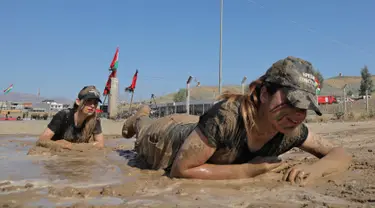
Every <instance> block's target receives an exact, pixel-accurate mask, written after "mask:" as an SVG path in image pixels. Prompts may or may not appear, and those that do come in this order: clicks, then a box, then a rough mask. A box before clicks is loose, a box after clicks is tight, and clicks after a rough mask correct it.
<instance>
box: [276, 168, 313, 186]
mask: <svg viewBox="0 0 375 208" xmlns="http://www.w3.org/2000/svg"><path fill="white" fill-rule="evenodd" d="M318 176H319V173H318V171H317V170H313V169H312V168H311V166H307V165H300V166H294V167H292V168H290V169H289V170H288V171H287V172H286V173H285V174H284V176H283V180H284V181H289V182H291V183H292V184H298V185H301V186H305V185H306V184H308V183H309V182H310V181H311V180H313V179H314V178H316V177H318Z"/></svg>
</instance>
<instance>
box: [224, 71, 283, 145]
mask: <svg viewBox="0 0 375 208" xmlns="http://www.w3.org/2000/svg"><path fill="white" fill-rule="evenodd" d="M264 79H265V77H264V76H262V77H260V78H259V79H257V80H255V81H253V82H251V83H250V84H249V88H248V92H247V93H245V94H238V93H231V92H227V93H224V94H222V95H221V96H219V100H227V101H228V104H231V103H232V102H233V101H240V103H241V105H240V106H241V109H240V112H241V115H242V118H243V121H244V126H245V129H246V134H247V136H248V137H249V138H250V135H251V130H252V129H253V128H255V129H258V126H257V123H256V120H257V116H258V110H259V106H260V90H261V88H262V87H263V86H264V87H266V89H267V92H268V93H269V94H270V95H273V94H275V93H276V91H277V90H278V89H280V86H279V85H276V84H272V83H268V82H264Z"/></svg>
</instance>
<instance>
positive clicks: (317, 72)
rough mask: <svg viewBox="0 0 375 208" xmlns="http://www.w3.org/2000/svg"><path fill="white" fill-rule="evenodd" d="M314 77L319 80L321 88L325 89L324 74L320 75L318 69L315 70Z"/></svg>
mask: <svg viewBox="0 0 375 208" xmlns="http://www.w3.org/2000/svg"><path fill="white" fill-rule="evenodd" d="M314 76H315V77H316V78H317V79H318V81H319V83H320V88H321V89H322V88H323V82H324V77H323V75H322V73H320V71H319V70H318V69H315V70H314Z"/></svg>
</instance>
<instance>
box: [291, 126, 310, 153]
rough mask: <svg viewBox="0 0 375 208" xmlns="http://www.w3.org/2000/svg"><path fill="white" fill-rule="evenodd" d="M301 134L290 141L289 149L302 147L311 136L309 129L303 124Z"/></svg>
mask: <svg viewBox="0 0 375 208" xmlns="http://www.w3.org/2000/svg"><path fill="white" fill-rule="evenodd" d="M300 128H301V129H300V131H299V134H298V135H296V136H294V137H292V138H291V139H289V141H290V145H288V146H289V148H290V149H291V148H293V147H300V146H301V145H302V144H303V143H304V142H305V141H306V139H307V136H308V135H309V129H308V127H307V126H306V125H305V124H301V127H300Z"/></svg>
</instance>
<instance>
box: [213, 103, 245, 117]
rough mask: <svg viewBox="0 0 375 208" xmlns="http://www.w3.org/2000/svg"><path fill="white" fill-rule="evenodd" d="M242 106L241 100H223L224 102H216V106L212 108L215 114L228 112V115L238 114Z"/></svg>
mask: <svg viewBox="0 0 375 208" xmlns="http://www.w3.org/2000/svg"><path fill="white" fill-rule="evenodd" d="M240 106H241V102H240V100H228V99H222V100H218V101H216V102H215V103H214V105H213V106H212V107H211V109H212V111H214V112H226V113H234V114H238V113H239V109H240Z"/></svg>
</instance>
